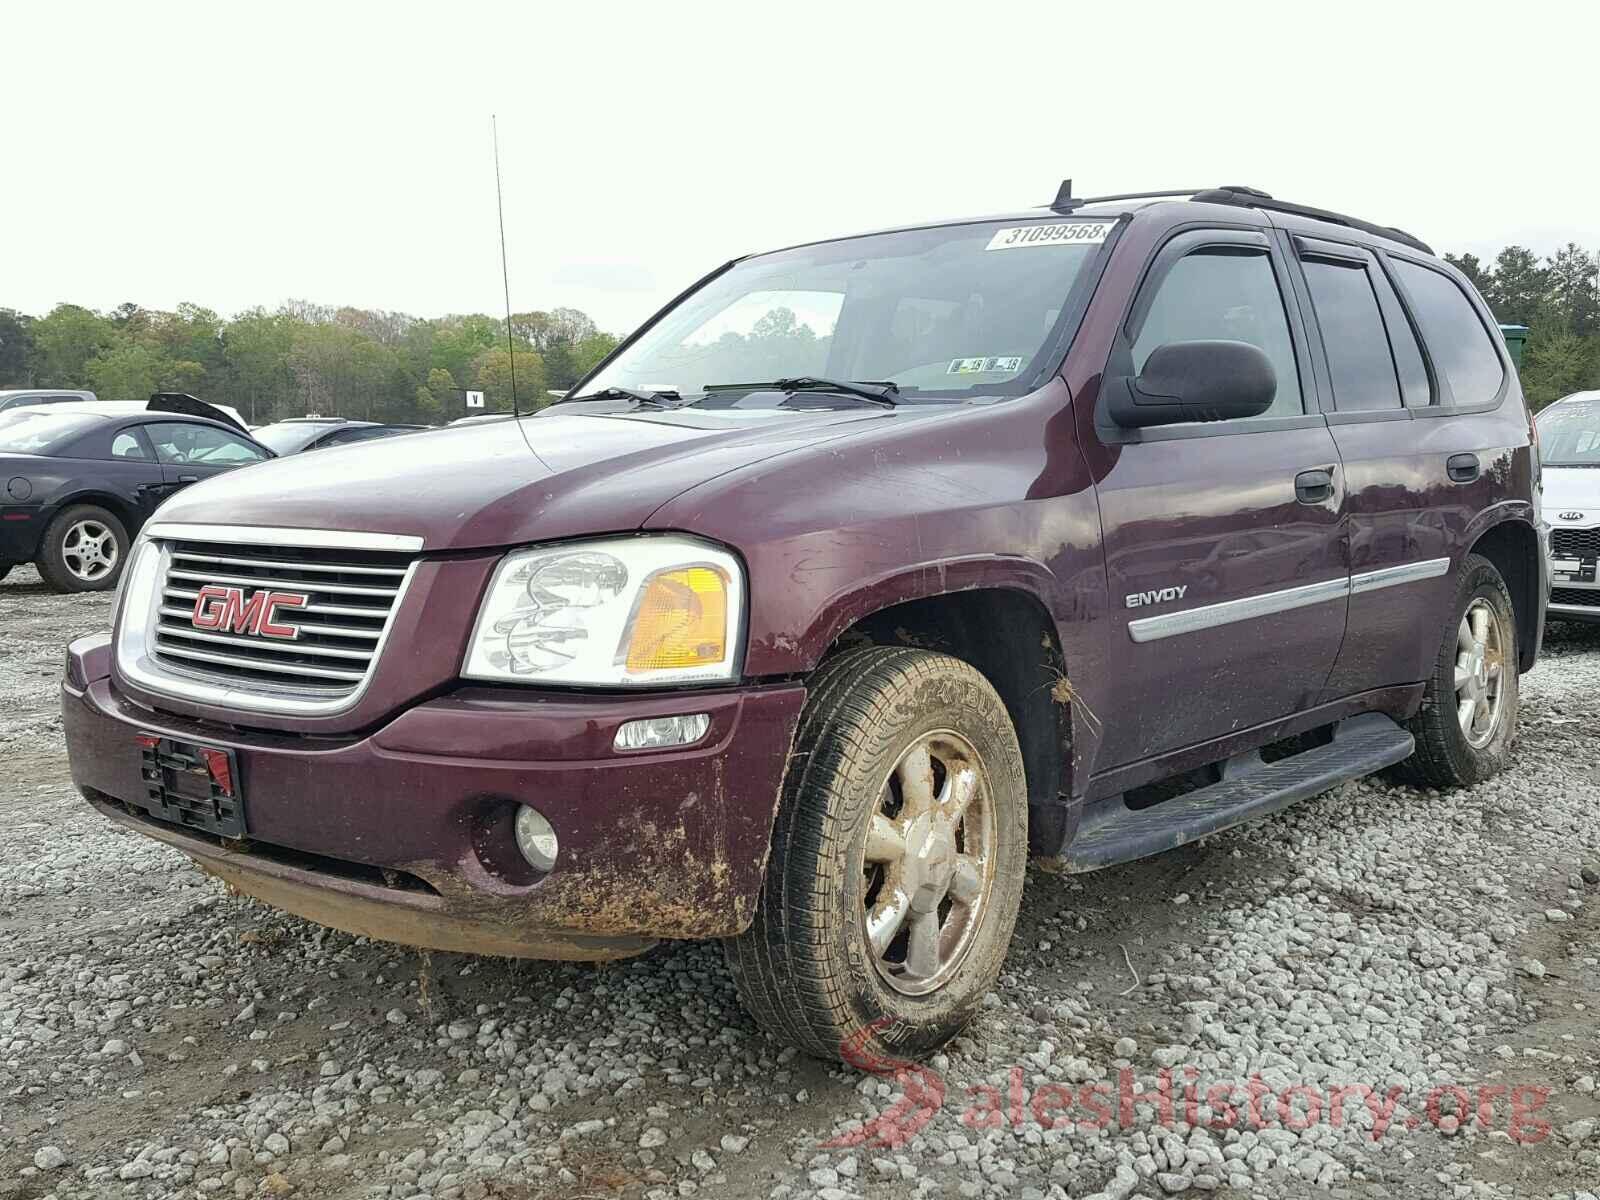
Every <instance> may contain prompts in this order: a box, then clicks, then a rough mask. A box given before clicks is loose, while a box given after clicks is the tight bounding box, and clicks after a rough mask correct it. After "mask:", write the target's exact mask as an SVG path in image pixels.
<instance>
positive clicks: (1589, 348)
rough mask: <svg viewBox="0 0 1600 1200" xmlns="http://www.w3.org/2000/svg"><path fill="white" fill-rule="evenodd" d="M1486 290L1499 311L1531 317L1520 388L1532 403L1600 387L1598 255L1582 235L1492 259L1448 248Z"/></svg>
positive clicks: (1515, 320)
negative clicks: (1545, 251)
mask: <svg viewBox="0 0 1600 1200" xmlns="http://www.w3.org/2000/svg"><path fill="white" fill-rule="evenodd" d="M1444 257H1445V259H1446V260H1447V261H1449V262H1450V263H1453V264H1454V265H1455V266H1456V267H1457V268H1459V269H1460V271H1461V273H1462V274H1463V275H1465V276H1466V277H1467V278H1468V279H1470V280H1472V282H1473V285H1474V286H1475V287H1477V289H1478V290H1479V291H1480V292H1482V293H1483V298H1484V299H1485V300H1487V301H1488V302H1489V307H1490V308H1491V309H1492V310H1494V315H1495V317H1496V318H1497V319H1498V320H1499V321H1501V322H1502V323H1503V324H1506V325H1526V326H1527V327H1528V344H1527V346H1526V348H1525V349H1524V350H1523V354H1522V390H1523V392H1524V393H1525V394H1526V395H1527V397H1528V404H1529V406H1530V407H1531V408H1534V409H1540V408H1543V407H1544V406H1545V405H1546V404H1549V403H1550V402H1551V401H1552V400H1559V399H1560V398H1561V397H1562V396H1567V395H1570V394H1571V393H1573V392H1578V391H1583V390H1585V389H1586V388H1593V387H1600V261H1597V260H1596V258H1595V256H1594V255H1592V254H1590V253H1589V252H1588V251H1586V250H1584V249H1583V247H1581V246H1579V245H1578V244H1577V243H1576V242H1568V243H1567V244H1566V246H1564V247H1563V248H1562V249H1560V250H1558V251H1556V252H1555V253H1554V254H1552V255H1550V256H1549V257H1547V258H1540V257H1539V256H1538V255H1537V254H1535V253H1534V252H1533V251H1532V250H1529V249H1528V248H1527V247H1526V246H1507V247H1506V248H1505V249H1504V250H1502V251H1500V253H1499V254H1497V255H1496V256H1495V259H1494V261H1493V262H1492V263H1486V262H1481V261H1479V259H1478V258H1477V256H1476V255H1472V254H1462V255H1459V256H1458V255H1454V254H1446V255H1445V256H1444Z"/></svg>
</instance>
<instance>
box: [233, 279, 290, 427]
mask: <svg viewBox="0 0 1600 1200" xmlns="http://www.w3.org/2000/svg"><path fill="white" fill-rule="evenodd" d="M294 335H295V330H294V322H293V318H291V317H288V316H285V315H284V314H282V313H269V312H267V311H266V310H264V309H260V308H255V309H250V310H249V311H247V312H243V313H241V314H239V315H238V316H237V317H235V318H234V319H233V320H232V321H230V322H229V323H228V325H227V328H226V329H224V331H223V335H222V359H223V366H224V371H223V376H224V383H223V386H222V392H223V395H222V396H219V397H218V399H222V400H224V402H225V403H231V404H233V405H234V407H236V408H238V409H239V411H241V412H242V413H244V414H245V416H246V417H248V418H249V419H250V423H251V424H266V423H267V422H268V421H270V420H272V419H274V418H275V417H279V416H287V415H289V413H288V407H287V406H288V402H289V396H290V391H291V388H292V387H293V384H294V376H293V373H292V372H291V371H290V370H289V352H290V350H291V349H292V348H293V346H294Z"/></svg>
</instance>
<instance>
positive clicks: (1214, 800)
mask: <svg viewBox="0 0 1600 1200" xmlns="http://www.w3.org/2000/svg"><path fill="white" fill-rule="evenodd" d="M1414 745H1415V743H1414V742H1413V741H1412V737H1411V735H1410V734H1409V733H1407V732H1406V731H1405V730H1404V729H1402V728H1400V726H1399V725H1397V724H1395V723H1394V721H1392V720H1391V719H1390V718H1388V717H1386V716H1384V715H1383V714H1382V713H1363V714H1361V715H1360V716H1358V717H1350V718H1349V719H1348V720H1344V721H1340V722H1339V723H1338V724H1337V725H1335V726H1334V730H1333V741H1331V742H1329V743H1328V744H1327V745H1326V746H1318V747H1316V748H1315V749H1312V750H1305V751H1302V752H1301V753H1299V754H1296V755H1293V756H1291V757H1289V758H1283V759H1279V760H1278V761H1277V762H1271V763H1269V762H1263V761H1262V759H1261V754H1260V752H1259V751H1255V750H1252V751H1251V752H1249V753H1248V754H1240V755H1237V756H1235V757H1233V758H1230V759H1229V760H1228V761H1227V762H1226V763H1224V764H1223V766H1222V778H1221V779H1220V780H1218V781H1217V782H1216V783H1213V784H1210V785H1208V786H1206V787H1202V788H1196V789H1195V790H1194V791H1192V792H1186V793H1184V794H1183V795H1181V796H1174V797H1173V798H1172V799H1170V800H1164V801H1162V802H1161V803H1159V804H1154V805H1151V806H1150V807H1149V808H1142V809H1138V810H1134V809H1130V808H1127V807H1126V806H1125V805H1123V804H1122V803H1121V802H1120V801H1113V802H1111V803H1108V804H1106V805H1104V806H1103V807H1102V810H1101V811H1098V812H1094V813H1091V814H1089V815H1088V816H1087V817H1086V819H1085V821H1084V824H1083V825H1082V827H1080V828H1079V830H1078V833H1077V836H1075V837H1074V838H1073V839H1072V841H1071V843H1070V844H1069V845H1068V846H1067V848H1066V850H1065V851H1064V852H1063V853H1062V855H1061V858H1060V860H1059V869H1061V870H1064V871H1067V872H1070V873H1073V874H1078V873H1081V872H1084V871H1098V870H1100V869H1101V868H1102V867H1111V866H1115V865H1116V864H1118V863H1125V862H1131V861H1132V860H1133V859H1136V858H1144V857H1145V856H1146V855H1149V854H1159V853H1161V852H1162V851H1163V850H1175V849H1177V847H1179V846H1183V845H1187V844H1188V843H1189V842H1193V841H1196V840H1198V839H1200V838H1203V837H1206V836H1207V835H1208V834H1213V833H1219V832H1221V831H1222V830H1224V829H1231V828H1232V827H1233V826H1235V825H1239V824H1242V823H1243V822H1245V821H1249V820H1253V819H1254V818H1256V817H1261V816H1265V815H1266V814H1267V813H1271V812H1277V811H1278V810H1279V809H1280V808H1287V807H1289V805H1291V804H1293V803H1295V802H1296V801H1297V800H1305V799H1308V798H1310V797H1312V796H1315V795H1318V794H1319V793H1321V792H1325V791H1327V790H1328V789H1329V788H1331V787H1333V786H1335V785H1336V784H1340V783H1343V782H1344V781H1345V780H1347V779H1359V778H1360V777H1361V776H1363V775H1370V774H1372V773H1373V772H1374V771H1379V770H1382V769H1383V768H1384V767H1390V766H1393V765H1394V764H1395V763H1398V762H1402V761H1404V760H1405V759H1407V758H1409V757H1411V751H1412V749H1413V748H1414Z"/></svg>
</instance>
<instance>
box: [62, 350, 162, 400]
mask: <svg viewBox="0 0 1600 1200" xmlns="http://www.w3.org/2000/svg"><path fill="white" fill-rule="evenodd" d="M170 365H171V364H170V363H168V362H166V361H165V360H163V359H162V357H161V355H160V354H159V353H158V352H157V351H156V350H154V349H153V348H152V347H150V346H147V345H145V344H144V343H143V342H136V341H131V340H128V341H123V342H122V343H121V344H120V345H118V346H115V347H113V348H112V349H109V350H105V351H102V352H101V353H100V354H97V355H95V357H93V358H92V359H90V360H89V362H88V364H87V366H86V367H85V371H86V372H87V376H88V382H89V386H90V387H92V388H93V389H94V392H95V395H96V396H98V397H100V399H102V400H145V399H148V398H149V396H150V393H152V392H158V391H163V390H171V391H179V390H182V389H179V388H170V389H163V387H162V386H161V385H162V383H163V375H164V373H165V372H166V370H167V368H168V367H169V366H170Z"/></svg>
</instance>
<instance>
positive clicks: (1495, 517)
mask: <svg viewBox="0 0 1600 1200" xmlns="http://www.w3.org/2000/svg"><path fill="white" fill-rule="evenodd" d="M1509 525H1517V526H1521V527H1522V528H1523V529H1524V530H1526V531H1527V532H1526V534H1525V535H1524V536H1526V537H1530V538H1532V539H1533V546H1534V552H1533V561H1532V562H1531V563H1529V564H1528V573H1527V575H1526V576H1525V577H1524V579H1523V580H1521V581H1518V580H1516V579H1507V580H1506V587H1507V588H1509V589H1510V591H1511V599H1512V601H1513V602H1514V603H1516V604H1517V605H1519V606H1521V605H1528V606H1530V608H1531V617H1532V619H1531V621H1530V623H1529V624H1528V625H1527V626H1526V627H1524V626H1523V624H1522V621H1521V620H1520V617H1521V613H1520V611H1519V614H1518V615H1519V620H1518V630H1517V669H1518V670H1519V671H1520V672H1522V673H1524V674H1525V673H1527V672H1528V671H1531V670H1532V669H1533V665H1534V663H1535V662H1536V661H1537V660H1538V657H1539V650H1540V648H1541V646H1542V645H1543V642H1544V614H1545V602H1546V601H1547V599H1548V598H1549V593H1550V576H1549V567H1548V565H1547V563H1546V561H1545V554H1544V548H1543V547H1544V537H1543V534H1542V533H1541V532H1540V529H1539V516H1538V511H1537V510H1536V509H1535V507H1534V506H1533V505H1532V504H1530V503H1529V502H1528V501H1526V500H1502V501H1501V502H1499V503H1498V504H1494V505H1491V506H1490V507H1489V508H1486V509H1484V510H1483V511H1482V512H1480V513H1476V514H1474V516H1473V519H1472V520H1471V521H1469V522H1467V526H1466V528H1465V529H1464V530H1463V531H1462V535H1461V546H1460V549H1459V551H1458V552H1457V553H1456V555H1455V563H1454V565H1453V567H1452V568H1451V571H1450V577H1451V579H1456V578H1459V572H1460V570H1461V565H1462V563H1463V561H1464V560H1465V559H1466V556H1467V554H1469V553H1470V552H1471V550H1472V548H1473V547H1475V546H1476V545H1477V544H1478V543H1479V542H1480V541H1482V539H1483V538H1484V536H1485V535H1487V534H1490V533H1493V532H1494V531H1495V530H1497V529H1500V528H1501V527H1502V526H1509ZM1530 593H1531V594H1530ZM1439 636H1440V637H1443V636H1444V628H1443V627H1442V626H1441V627H1440V630H1439Z"/></svg>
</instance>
